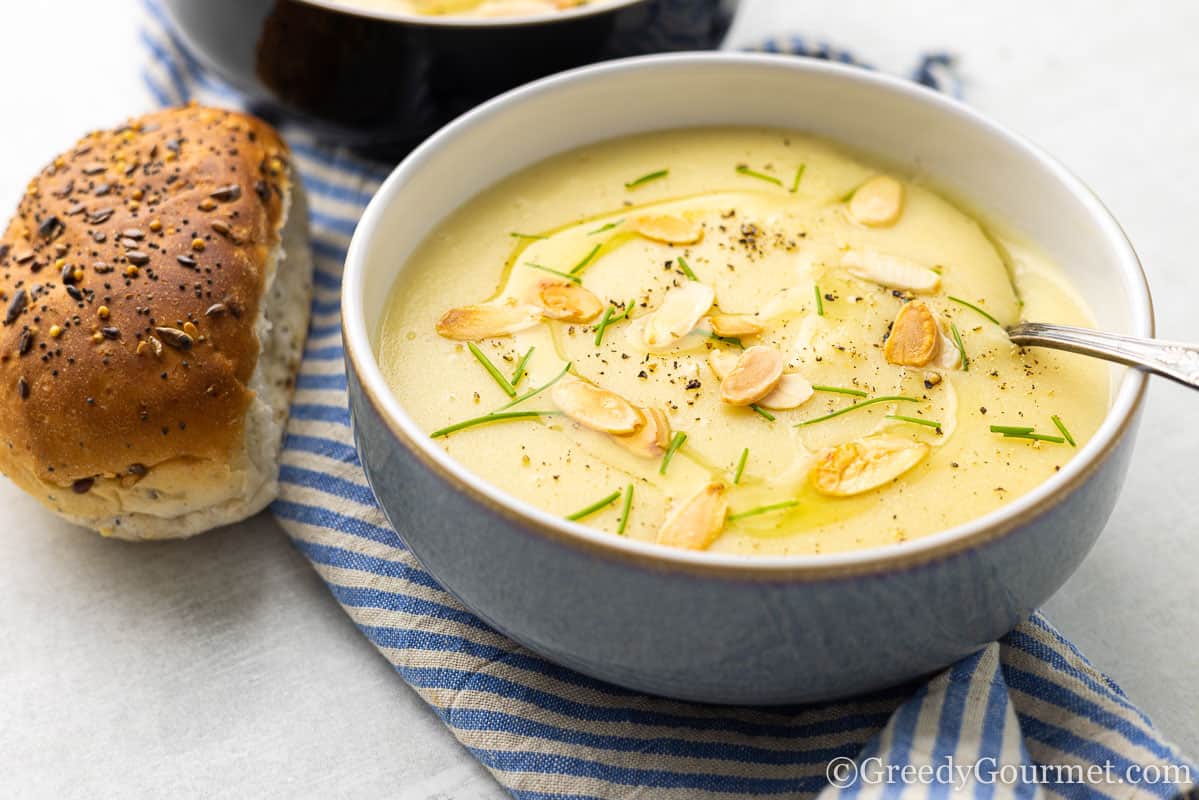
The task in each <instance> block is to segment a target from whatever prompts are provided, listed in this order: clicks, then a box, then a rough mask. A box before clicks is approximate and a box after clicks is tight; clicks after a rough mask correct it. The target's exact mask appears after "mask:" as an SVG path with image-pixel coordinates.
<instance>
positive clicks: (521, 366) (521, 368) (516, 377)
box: [511, 347, 537, 389]
mask: <svg viewBox="0 0 1199 800" xmlns="http://www.w3.org/2000/svg"><path fill="white" fill-rule="evenodd" d="M536 349H537V348H535V347H530V348H529V352H527V353H525V354H524V356H523V357H522V358H521V359H520V361H518V362H516V372H513V373H512V381H511V383H512V388H514V389H515V388H516V384H518V383H520V379H521V378H523V377H524V376H525V367H527V366H528V365H529V359H530V358H532V357H533V351H534V350H536Z"/></svg>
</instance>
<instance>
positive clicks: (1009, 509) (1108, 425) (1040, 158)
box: [342, 53, 1153, 565]
mask: <svg viewBox="0 0 1199 800" xmlns="http://www.w3.org/2000/svg"><path fill="white" fill-rule="evenodd" d="M732 124H739V125H760V126H775V127H782V128H791V129H796V130H800V131H805V132H809V133H812V134H816V135H819V136H823V137H827V138H829V139H831V140H834V141H837V142H841V143H842V144H844V145H846V146H848V147H850V148H852V149H854V150H859V151H862V152H864V153H866V154H874V155H876V156H878V157H879V158H881V159H883V160H884V161H885V162H886V163H888V164H891V165H893V166H895V167H897V168H899V169H900V170H904V171H908V172H911V173H918V174H920V175H922V176H924V177H925V178H927V179H928V180H930V181H931V182H933V183H934V184H935V185H938V186H943V187H946V188H947V189H948V190H950V191H951V192H953V193H954V194H955V195H956V196H958V197H960V198H961V199H963V200H965V201H966V202H967V203H968V204H969V205H970V207H971V209H972V210H973V211H976V212H978V213H980V214H981V215H982V216H983V218H984V219H988V220H994V221H996V222H998V223H1000V224H1001V225H1003V226H1004V227H1006V228H1010V229H1012V230H1014V231H1016V232H1017V233H1019V234H1020V235H1022V236H1023V237H1025V238H1027V239H1028V240H1030V241H1031V242H1034V243H1035V244H1036V245H1038V246H1039V247H1040V248H1041V249H1042V250H1043V251H1045V252H1046V253H1047V254H1048V255H1049V256H1050V257H1051V258H1052V259H1054V260H1055V261H1056V262H1057V264H1058V265H1059V266H1060V267H1061V268H1062V270H1063V272H1064V273H1065V274H1066V276H1067V277H1068V278H1069V280H1070V281H1071V282H1072V283H1073V284H1074V286H1075V288H1076V289H1077V290H1078V291H1079V293H1080V294H1081V295H1082V297H1083V298H1084V299H1085V300H1086V302H1087V303H1088V304H1089V305H1090V308H1091V310H1092V312H1093V313H1094V315H1095V318H1096V320H1097V322H1098V325H1099V326H1100V327H1101V328H1103V329H1106V330H1110V331H1114V332H1119V333H1127V334H1132V335H1139V336H1151V335H1152V330H1153V321H1152V310H1151V306H1150V302H1149V296H1148V290H1147V287H1146V285H1145V282H1144V277H1143V274H1142V272H1141V270H1140V266H1139V264H1138V262H1137V259H1136V255H1135V253H1134V252H1133V250H1132V247H1131V246H1130V245H1129V243H1128V241H1127V239H1126V238H1125V236H1124V234H1123V232H1122V231H1121V230H1120V228H1119V226H1118V225H1117V224H1116V223H1115V221H1114V220H1113V219H1112V217H1111V216H1110V214H1109V213H1108V212H1107V211H1106V209H1104V207H1103V206H1102V204H1101V203H1100V202H1099V200H1098V199H1097V198H1096V197H1095V196H1094V195H1093V194H1092V193H1091V192H1090V190H1088V189H1087V188H1086V187H1085V186H1084V185H1083V184H1082V183H1081V182H1079V181H1078V180H1077V179H1076V178H1074V177H1073V176H1072V175H1071V174H1070V173H1068V172H1067V171H1066V170H1065V169H1064V168H1063V167H1062V166H1061V165H1060V164H1059V163H1058V162H1057V161H1055V160H1053V159H1052V158H1051V157H1049V156H1047V155H1046V154H1045V153H1043V152H1042V151H1040V150H1039V149H1037V148H1036V147H1035V146H1033V145H1031V144H1030V143H1028V142H1027V141H1026V140H1024V139H1022V138H1021V137H1019V136H1016V135H1014V134H1012V133H1010V132H1008V131H1006V130H1004V129H1003V128H1000V127H998V126H996V125H995V124H993V123H990V122H988V121H987V120H986V119H984V118H982V117H981V116H979V115H978V114H976V113H975V112H973V111H971V110H970V109H968V108H967V107H965V106H963V105H962V104H960V103H957V102H955V101H953V100H950V99H948V98H946V97H943V96H941V95H939V94H937V93H935V92H932V91H930V90H927V89H924V88H922V87H919V86H916V85H915V84H911V83H908V82H906V81H901V80H898V79H894V78H889V77H886V76H882V75H878V74H874V73H869V72H866V71H864V70H861V69H857V68H851V67H844V66H841V65H836V64H828V63H824V62H816V61H811V60H807V59H796V58H793V57H787V56H767V55H748V54H728V53H721V54H713V53H706V54H700V53H688V54H674V55H666V56H649V57H643V58H636V59H627V60H624V61H616V62H609V63H606V64H600V65H596V66H592V67H586V68H583V69H580V70H575V71H572V72H568V73H563V74H562V75H557V76H553V77H550V78H546V79H544V80H541V81H538V82H536V83H533V84H530V85H528V86H525V87H522V88H520V89H517V90H514V91H513V92H510V93H508V94H506V95H503V96H501V97H499V98H497V99H496V100H493V101H491V102H489V103H487V104H485V105H483V106H481V107H480V108H479V109H476V110H475V111H473V112H471V113H470V114H467V115H466V116H464V117H462V118H460V119H459V120H457V121H455V122H454V123H452V124H450V125H449V126H447V127H446V128H445V129H443V130H442V131H441V132H440V133H438V134H437V135H435V136H434V137H432V138H431V139H430V140H429V141H427V142H426V143H425V144H424V145H422V146H421V147H420V148H418V149H417V150H416V151H414V152H413V153H412V154H411V155H410V156H409V157H408V158H407V159H406V160H405V161H404V162H403V163H402V164H401V165H400V166H399V167H398V168H397V169H396V171H395V172H394V173H393V174H392V176H391V177H390V178H389V179H388V181H387V182H386V183H385V184H384V186H383V187H382V189H381V190H380V192H379V193H378V195H377V196H376V197H375V199H374V200H373V201H372V203H371V205H370V207H369V208H368V209H367V212H366V214H365V215H364V217H363V219H362V221H361V223H360V224H359V226H358V229H357V231H356V233H355V235H354V240H353V243H352V245H351V248H350V253H349V258H348V259H347V271H346V279H345V289H344V299H343V307H342V312H343V315H344V319H345V327H346V332H347V341H346V345H347V347H350V348H355V351H356V352H358V353H360V354H361V355H362V356H363V357H362V358H360V359H359V364H360V365H364V369H362V370H361V371H360V377H361V378H362V379H363V381H364V383H365V384H367V385H368V388H370V389H372V390H373V394H374V395H375V396H376V397H379V398H386V402H387V407H386V411H387V412H388V413H389V414H391V415H392V416H393V417H394V418H395V420H396V422H397V423H398V424H400V425H401V426H402V427H404V428H405V429H406V430H407V432H408V433H409V434H411V435H412V437H413V438H414V439H415V440H416V441H427V437H426V436H424V435H423V434H422V433H421V432H420V431H419V430H418V429H417V428H416V427H415V425H413V423H412V421H411V419H409V418H408V416H407V414H406V413H405V412H404V411H403V409H402V407H401V404H400V403H399V402H398V401H397V400H395V398H393V397H392V395H391V394H390V392H389V390H388V389H387V387H386V384H385V383H384V382H383V379H382V375H381V373H379V371H378V369H377V368H376V367H375V365H374V357H373V353H374V344H375V342H376V336H377V332H378V328H379V325H380V321H381V317H382V313H383V310H384V307H385V305H386V302H387V298H388V295H389V293H390V290H391V287H392V284H393V283H394V281H395V279H396V276H397V274H398V273H399V270H400V269H401V268H402V267H403V264H404V262H405V260H406V259H407V258H408V256H409V254H410V253H411V252H412V251H413V249H414V248H415V247H417V245H419V244H420V242H421V240H422V239H423V238H424V237H425V236H426V235H427V234H428V233H429V232H430V231H431V230H432V229H433V228H434V227H435V226H436V225H437V224H438V223H439V222H440V221H441V220H442V219H444V218H445V217H446V216H447V215H449V214H450V213H451V212H453V211H454V210H455V209H456V208H457V207H459V206H460V205H461V204H462V203H464V202H465V201H466V200H468V199H470V198H471V197H472V196H473V195H475V194H476V193H477V192H478V191H479V190H480V189H482V188H484V187H487V186H489V185H491V184H493V183H495V182H497V181H498V180H500V179H502V178H503V177H505V176H507V175H509V174H511V173H513V172H515V171H518V170H520V169H522V168H524V167H526V166H529V165H531V164H534V163H536V162H538V161H541V160H542V159H545V158H547V157H548V156H551V155H554V154H556V153H560V152H563V151H566V150H570V149H573V148H576V147H580V146H583V145H586V144H590V143H593V142H597V141H602V140H605V139H610V138H613V137H617V136H622V135H627V134H633V133H639V132H644V131H648V130H659V129H668V128H679V127H688V126H702V125H732ZM368 362H369V366H368V367H367V366H366V365H367V364H368ZM1117 374H1118V375H1119V379H1118V382H1117V386H1116V391H1115V393H1114V396H1113V402H1112V409H1111V412H1110V413H1109V415H1108V418H1107V420H1106V421H1105V423H1104V425H1103V426H1102V427H1101V428H1100V430H1099V431H1098V432H1097V434H1096V436H1095V437H1094V438H1093V439H1092V440H1091V441H1090V442H1089V443H1088V444H1087V445H1086V447H1084V449H1083V451H1082V452H1080V454H1079V456H1078V457H1076V458H1075V459H1073V460H1072V461H1071V462H1070V463H1069V464H1068V465H1067V466H1066V468H1064V469H1063V470H1062V471H1061V472H1060V473H1058V474H1057V475H1056V476H1055V477H1054V478H1053V479H1051V480H1050V481H1048V482H1046V483H1045V484H1043V485H1042V486H1040V487H1038V489H1036V490H1034V491H1033V492H1031V493H1030V494H1028V495H1025V496H1024V497H1022V498H1019V499H1018V500H1017V501H1015V502H1014V503H1012V504H1009V505H1008V506H1006V507H1004V508H1002V509H1000V510H998V511H996V512H993V513H992V514H990V515H987V516H986V517H983V518H981V519H979V520H975V521H974V522H971V523H967V524H966V525H962V526H959V527H957V528H954V529H951V530H949V531H944V532H942V533H939V534H934V535H933V536H930V537H925V538H922V539H918V540H915V541H912V542H907V543H904V544H902V545H897V546H893V547H891V548H889V550H891V551H896V550H899V549H920V548H922V547H925V546H932V545H935V544H936V543H938V542H940V541H943V540H944V539H945V538H946V537H954V536H960V535H968V534H969V533H970V532H971V531H973V530H977V529H978V528H979V527H985V526H987V525H989V524H991V523H993V522H995V521H997V519H999V518H1002V517H1004V516H1006V515H1008V514H1011V513H1014V512H1018V511H1019V510H1020V509H1023V508H1026V507H1030V506H1031V505H1032V504H1035V503H1037V502H1040V501H1041V500H1042V499H1044V498H1045V497H1046V496H1048V495H1049V494H1050V493H1052V491H1053V490H1054V487H1055V486H1057V485H1059V484H1061V483H1063V482H1066V481H1069V480H1071V477H1072V476H1073V475H1075V474H1077V472H1078V471H1079V470H1081V469H1083V468H1084V466H1085V465H1086V464H1087V463H1088V462H1089V461H1090V459H1091V458H1092V457H1093V456H1094V455H1095V454H1097V453H1099V452H1100V451H1101V450H1102V449H1104V448H1105V447H1106V445H1107V444H1108V443H1109V442H1110V441H1111V439H1112V438H1113V437H1114V436H1115V435H1117V433H1118V429H1119V427H1120V423H1121V421H1122V420H1123V419H1124V418H1125V417H1126V416H1127V415H1128V414H1129V413H1130V412H1131V410H1132V408H1133V406H1134V403H1135V400H1136V396H1137V394H1138V393H1139V390H1140V388H1141V386H1142V383H1143V381H1144V377H1143V376H1142V375H1141V374H1140V373H1138V372H1136V371H1134V370H1121V371H1120V372H1119V373H1117ZM427 449H428V451H429V453H430V454H431V455H433V457H435V458H437V459H438V460H439V461H441V462H442V463H444V464H445V465H446V466H447V467H448V468H451V469H452V470H453V471H454V472H456V473H458V474H459V475H461V476H463V477H464V479H465V480H467V482H468V483H472V484H476V485H478V486H479V487H481V488H483V489H484V490H485V491H488V492H489V493H491V494H495V495H500V496H502V497H503V498H504V499H505V500H506V501H507V502H509V503H510V504H511V505H512V506H513V507H515V508H517V509H519V510H521V511H522V512H525V513H529V514H531V515H532V516H536V517H538V518H540V519H542V520H543V521H546V522H548V523H550V524H553V525H556V526H560V527H567V528H569V529H572V530H574V531H575V532H576V533H578V534H579V535H585V536H587V535H595V532H592V531H590V529H587V528H585V527H583V526H580V525H575V524H572V523H565V522H563V521H561V520H558V519H555V518H553V517H550V516H549V515H545V514H543V513H541V512H539V511H537V510H535V509H532V508H531V507H529V506H528V505H527V504H524V503H521V502H520V501H517V500H515V499H513V498H508V497H506V496H503V495H501V494H500V493H499V492H498V491H496V490H494V489H490V488H487V487H486V486H485V484H482V482H480V481H478V480H477V479H474V478H473V476H470V475H469V473H466V471H465V470H464V469H462V468H461V467H460V466H458V465H457V464H456V463H455V462H453V461H451V460H450V459H449V458H448V457H446V456H445V455H444V453H442V451H441V450H440V448H437V447H436V446H435V445H431V444H430V445H428V447H427ZM607 539H609V540H611V539H612V537H607ZM618 546H622V547H624V546H629V547H634V548H636V547H642V546H645V547H650V548H653V549H654V550H655V551H658V553H659V555H661V552H660V551H661V550H664V548H657V546H656V545H644V544H643V543H639V542H630V541H629V540H627V539H622V540H620V542H619V544H618ZM870 553H871V551H858V554H861V555H863V556H866V555H868V554H870ZM858 554H855V553H849V554H843V555H839V556H821V557H820V559H821V560H823V561H828V560H829V559H841V558H844V559H847V560H850V561H852V560H853V559H854V558H855V557H856V556H857V555H858ZM671 555H672V557H679V558H688V557H690V556H687V555H682V556H680V555H677V554H674V553H672V554H671ZM698 555H699V556H700V557H703V558H707V559H713V558H722V559H727V560H738V559H739V558H741V557H735V556H719V557H717V556H714V555H712V554H698ZM875 555H877V554H875ZM780 560H781V561H782V562H784V563H787V564H789V565H794V564H795V563H796V562H797V561H799V560H802V559H799V558H796V557H792V558H784V559H780ZM768 561H769V560H768V559H761V558H758V557H754V558H753V561H752V563H754V564H759V565H764V564H766V563H767V562H768Z"/></svg>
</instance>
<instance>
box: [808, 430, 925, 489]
mask: <svg viewBox="0 0 1199 800" xmlns="http://www.w3.org/2000/svg"><path fill="white" fill-rule="evenodd" d="M928 451H929V447H928V445H927V444H924V443H923V442H916V441H912V440H911V439H900V438H895V437H888V436H870V437H866V438H864V439H857V440H855V441H852V442H845V443H844V444H840V445H837V446H836V447H830V448H827V449H825V450H822V451H821V452H820V455H819V456H818V458H817V460H816V466H815V467H813V468H812V473H811V476H810V479H811V482H812V486H813V487H814V488H815V489H816V491H818V492H820V493H821V494H826V495H830V496H832V497H849V496H851V495H855V494H861V493H862V492H868V491H870V490H871V489H877V488H878V487H879V486H882V485H883V484H886V483H890V482H891V481H893V480H895V479H896V478H898V477H899V476H900V475H903V474H904V473H905V472H907V471H908V470H910V469H911V468H912V467H914V466H916V465H917V464H919V463H920V461H921V459H923V458H924V456H925V455H927V454H928Z"/></svg>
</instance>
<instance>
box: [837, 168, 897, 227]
mask: <svg viewBox="0 0 1199 800" xmlns="http://www.w3.org/2000/svg"><path fill="white" fill-rule="evenodd" d="M902 213H903V184H902V183H900V182H899V181H897V180H895V179H894V178H892V177H891V176H890V175H876V176H874V177H873V178H871V179H870V180H868V181H866V182H865V183H863V184H862V185H861V186H859V187H858V188H857V191H855V192H854V193H853V197H851V198H850V200H849V215H850V216H851V217H853V218H854V220H855V221H856V222H858V223H860V224H862V225H869V226H870V227H872V228H878V227H885V226H887V225H894V224H895V222H896V220H898V219H899V215H900V214H902Z"/></svg>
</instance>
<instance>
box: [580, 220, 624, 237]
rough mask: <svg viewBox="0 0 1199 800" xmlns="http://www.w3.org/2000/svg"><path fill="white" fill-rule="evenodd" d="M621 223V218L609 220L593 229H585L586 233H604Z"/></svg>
mask: <svg viewBox="0 0 1199 800" xmlns="http://www.w3.org/2000/svg"><path fill="white" fill-rule="evenodd" d="M622 223H624V219H623V218H621V219H618V220H616V221H615V222H609V223H608V224H607V225H601V226H600V227H598V228H596V229H595V230H593V231H587V235H588V236H595V235H596V234H597V233H606V232H607V231H610V230H612V229H613V228H616V227H619V226H620V225H621V224H622Z"/></svg>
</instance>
